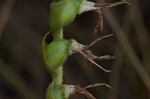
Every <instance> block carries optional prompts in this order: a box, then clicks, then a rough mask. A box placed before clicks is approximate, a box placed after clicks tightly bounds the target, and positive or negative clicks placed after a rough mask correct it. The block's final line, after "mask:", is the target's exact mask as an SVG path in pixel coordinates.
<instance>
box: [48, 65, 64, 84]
mask: <svg viewBox="0 0 150 99" xmlns="http://www.w3.org/2000/svg"><path fill="white" fill-rule="evenodd" d="M51 75H52V81H54V82H55V86H62V83H63V67H62V66H60V67H58V68H57V69H56V70H55V71H53V72H52V74H51Z"/></svg>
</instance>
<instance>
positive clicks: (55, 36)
mask: <svg viewBox="0 0 150 99" xmlns="http://www.w3.org/2000/svg"><path fill="white" fill-rule="evenodd" d="M52 33H53V40H60V39H63V29H62V28H61V29H60V30H58V31H56V32H52Z"/></svg>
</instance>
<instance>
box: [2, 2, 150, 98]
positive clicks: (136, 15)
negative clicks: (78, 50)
mask: <svg viewBox="0 0 150 99" xmlns="http://www.w3.org/2000/svg"><path fill="white" fill-rule="evenodd" d="M50 2H51V0H0V99H44V95H45V91H46V88H47V86H48V85H49V84H50V82H51V76H50V75H49V74H48V73H47V72H46V71H45V69H44V64H43V62H42V55H41V47H40V46H41V39H42V37H43V36H44V34H45V33H47V32H48V31H49V25H48V14H49V5H50ZM95 2H100V3H104V1H102V0H97V1H95ZM105 2H116V0H105ZM131 3H132V5H131V6H128V5H120V6H117V7H114V8H109V9H108V8H106V9H104V10H103V13H104V31H103V33H102V34H100V35H99V34H94V33H93V31H94V26H95V22H96V15H95V13H94V12H87V13H84V14H82V15H80V16H77V18H76V20H75V21H74V22H73V23H72V24H70V25H69V26H67V27H65V29H64V37H65V38H67V39H69V38H73V39H76V40H77V41H78V42H80V43H82V44H85V45H87V44H90V43H91V42H92V41H93V40H95V39H96V38H98V37H99V36H101V35H107V34H110V33H113V34H115V35H114V36H112V37H110V38H106V39H104V40H102V41H100V42H98V43H96V45H95V46H93V47H92V48H91V50H92V51H93V52H94V53H95V54H96V55H98V56H100V55H105V54H108V55H112V56H115V59H114V60H104V61H97V62H98V63H99V64H100V65H101V66H103V67H104V68H106V69H112V71H113V72H112V73H110V74H108V73H105V72H104V71H102V70H101V69H99V68H98V67H96V66H94V65H92V64H91V65H89V66H85V65H84V63H86V62H87V60H86V59H84V58H83V57H82V56H81V55H79V54H75V55H73V56H71V57H69V59H68V61H67V62H66V63H65V64H64V83H66V84H74V85H78V84H80V85H81V86H86V85H88V84H93V83H98V82H104V83H108V84H110V85H111V86H112V87H113V88H114V89H113V90H111V89H108V88H106V87H97V88H92V89H89V90H88V91H90V92H91V93H92V94H93V95H94V96H95V97H96V98H97V99H150V35H149V31H150V30H149V29H150V18H149V17H150V16H149V14H150V13H149V9H150V7H149V3H150V1H149V0H141V1H140V0H135V1H134V0H132V1H131ZM51 40H52V36H51V35H49V37H48V41H51ZM70 99H86V98H85V97H84V96H82V95H73V96H72V97H70Z"/></svg>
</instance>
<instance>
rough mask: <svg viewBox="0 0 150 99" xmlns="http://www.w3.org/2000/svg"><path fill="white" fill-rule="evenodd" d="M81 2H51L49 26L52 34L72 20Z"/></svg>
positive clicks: (67, 0)
mask: <svg viewBox="0 0 150 99" xmlns="http://www.w3.org/2000/svg"><path fill="white" fill-rule="evenodd" d="M81 2H82V0H62V1H59V2H52V4H51V6H50V15H49V25H50V29H51V31H52V33H55V32H58V30H61V28H63V27H65V26H66V25H68V24H70V23H71V22H72V21H73V20H74V18H75V17H76V15H77V13H78V10H79V7H80V5H81Z"/></svg>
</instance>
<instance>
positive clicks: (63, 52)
mask: <svg viewBox="0 0 150 99" xmlns="http://www.w3.org/2000/svg"><path fill="white" fill-rule="evenodd" d="M70 44H71V41H70V40H64V39H63V40H55V41H52V42H51V43H49V44H48V45H46V44H45V38H44V40H43V43H42V46H43V48H42V50H43V54H44V56H43V57H44V61H45V64H46V66H47V67H46V68H47V69H48V71H49V72H52V71H55V70H56V69H57V68H58V67H60V66H62V65H63V63H64V62H65V61H66V60H67V57H68V56H69V47H70ZM44 45H45V46H44Z"/></svg>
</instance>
